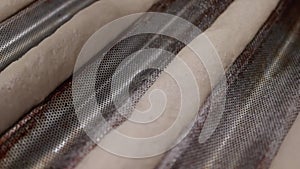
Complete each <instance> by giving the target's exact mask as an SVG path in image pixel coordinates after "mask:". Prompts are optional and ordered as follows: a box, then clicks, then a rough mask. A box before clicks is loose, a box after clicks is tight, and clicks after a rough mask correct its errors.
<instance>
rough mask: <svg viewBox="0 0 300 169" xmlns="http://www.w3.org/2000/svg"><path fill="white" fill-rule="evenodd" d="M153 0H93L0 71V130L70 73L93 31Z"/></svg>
mask: <svg viewBox="0 0 300 169" xmlns="http://www.w3.org/2000/svg"><path fill="white" fill-rule="evenodd" d="M155 1H156V0H143V1H140V0H122V1H121V2H120V1H119V0H101V1H99V2H96V3H95V4H93V5H91V6H89V7H88V8H86V9H84V10H82V11H80V12H79V13H78V14H76V15H75V16H74V17H73V18H72V19H71V20H70V21H69V22H67V23H66V24H64V25H63V26H62V27H60V28H59V29H58V30H57V31H56V32H55V33H54V34H53V35H51V36H50V37H49V38H46V39H45V40H44V41H43V42H41V43H40V44H39V45H38V46H37V47H35V48H33V49H31V50H30V51H29V52H27V53H26V54H25V55H24V56H23V57H22V58H21V59H19V60H18V61H16V62H14V63H12V64H11V65H9V66H8V67H7V68H6V69H5V70H4V71H2V72H1V73H0V96H1V97H0V107H1V110H0V119H1V121H0V133H1V132H3V131H4V130H6V129H7V128H8V127H10V126H11V125H12V124H13V123H15V122H16V121H17V120H18V119H19V118H20V117H21V116H22V115H23V114H24V113H26V112H27V111H29V110H30V109H31V108H32V107H33V106H35V105H37V104H38V103H40V102H41V101H42V100H43V99H45V97H47V96H48V95H49V93H51V92H52V91H53V90H54V89H55V88H56V87H57V86H58V85H60V84H61V83H62V82H63V81H64V80H66V79H67V78H68V77H70V76H71V74H72V71H73V68H74V64H75V61H76V58H77V56H78V54H79V52H80V50H81V48H82V46H83V45H84V43H85V42H86V40H87V39H88V38H89V37H90V36H91V35H92V34H93V33H94V32H95V31H97V30H98V29H99V28H101V27H102V26H103V25H105V24H106V23H108V22H110V21H112V20H114V19H117V18H119V17H121V16H124V15H129V14H132V13H136V12H144V11H147V10H148V9H149V8H150V7H151V6H152V4H153V3H154V2H155ZM132 4H134V5H132Z"/></svg>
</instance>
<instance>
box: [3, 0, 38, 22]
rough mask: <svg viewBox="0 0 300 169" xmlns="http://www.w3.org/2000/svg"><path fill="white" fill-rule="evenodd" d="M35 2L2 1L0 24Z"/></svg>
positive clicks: (25, 0) (19, 0)
mask: <svg viewBox="0 0 300 169" xmlns="http://www.w3.org/2000/svg"><path fill="white" fill-rule="evenodd" d="M33 1H35V0H1V2H0V22H2V21H3V20H5V19H7V18H8V17H10V16H12V15H13V14H15V13H16V12H18V11H19V10H20V9H22V8H24V7H25V6H27V5H28V4H30V3H31V2H33Z"/></svg>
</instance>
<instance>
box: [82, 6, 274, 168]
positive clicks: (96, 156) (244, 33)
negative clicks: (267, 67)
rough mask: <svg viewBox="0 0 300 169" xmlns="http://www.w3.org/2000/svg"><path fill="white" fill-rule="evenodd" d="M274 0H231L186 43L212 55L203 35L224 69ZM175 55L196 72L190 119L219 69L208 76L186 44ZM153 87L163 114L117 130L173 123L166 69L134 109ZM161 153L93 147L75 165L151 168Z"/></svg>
mask: <svg viewBox="0 0 300 169" xmlns="http://www.w3.org/2000/svg"><path fill="white" fill-rule="evenodd" d="M278 2H279V0H264V1H262V0H252V1H249V0H235V1H234V2H233V3H232V4H231V5H230V6H229V8H228V9H227V10H226V11H225V12H224V13H223V14H222V15H221V16H220V17H219V18H218V19H217V20H216V21H215V23H214V24H213V25H212V26H211V27H210V28H209V29H207V30H206V31H205V32H204V33H203V34H201V35H200V36H198V37H197V38H196V39H195V40H193V41H192V42H191V43H190V46H192V47H193V48H196V49H197V51H202V52H203V51H204V55H205V57H207V58H210V57H214V55H215V53H214V51H211V50H208V49H207V46H206V45H207V43H205V41H203V40H204V39H205V37H207V38H208V39H209V40H210V41H211V43H212V44H213V46H214V47H215V49H216V50H217V52H218V54H219V57H220V59H221V63H222V64H223V67H224V68H225V69H227V68H228V67H229V66H230V65H231V64H232V63H233V62H234V60H235V59H236V58H237V57H238V56H239V55H240V54H241V53H242V51H243V50H244V48H245V47H246V45H247V44H248V43H249V42H250V41H251V40H252V39H253V38H254V36H255V35H256V33H257V31H258V30H259V29H260V27H261V26H262V25H263V24H264V23H265V21H266V20H267V18H268V17H269V15H270V14H271V12H272V11H273V10H274V9H275V8H276V5H277V4H278ZM202 54H203V53H202ZM176 57H177V58H181V59H182V60H183V61H185V63H186V64H187V65H188V66H189V67H190V69H191V70H192V72H193V73H194V75H196V76H195V78H196V81H197V84H198V86H200V87H199V93H200V99H201V100H200V103H199V105H192V106H190V112H189V113H188V114H186V115H185V117H184V118H187V119H190V118H192V117H194V116H195V114H197V113H198V111H199V107H200V106H201V105H202V103H203V102H204V100H205V99H206V98H207V97H208V95H209V94H210V93H211V86H215V85H216V83H217V82H218V81H219V80H220V77H221V75H222V72H219V71H215V72H214V77H210V78H211V79H210V78H209V77H208V74H207V72H206V69H205V67H204V65H203V64H202V63H201V61H200V60H199V58H198V57H197V56H196V55H195V54H194V53H193V52H192V51H191V50H190V49H189V48H184V49H183V50H182V51H181V52H180V53H179V54H178V56H176ZM172 68H176V69H177V70H179V72H180V70H181V69H183V67H182V66H181V65H179V64H177V62H171V63H170V65H169V66H168V68H167V69H172ZM216 70H218V69H216ZM210 80H212V84H210V82H209V81H210ZM155 89H162V90H163V91H164V93H165V95H166V97H167V98H168V104H167V105H166V108H165V109H164V110H165V111H164V112H163V115H162V116H161V117H160V118H159V119H157V120H156V121H154V122H153V123H151V124H144V125H139V124H136V123H132V122H130V121H126V122H124V123H123V124H122V125H121V126H119V127H118V131H120V132H121V133H123V134H126V135H128V136H130V137H140V138H143V137H149V136H154V135H157V134H158V133H160V132H161V131H164V130H166V129H167V128H168V127H170V124H172V123H173V121H174V120H175V119H176V117H177V113H178V112H179V106H178V105H179V104H178V103H179V102H180V95H179V93H180V92H178V87H177V85H176V83H175V82H174V80H173V79H172V78H170V76H169V75H168V74H167V73H164V72H163V73H162V74H161V76H160V77H159V79H158V80H157V81H156V82H155V83H154V85H153V86H152V87H151V88H150V89H149V90H148V91H147V92H146V94H145V96H144V97H143V98H142V99H141V100H140V102H139V103H138V104H137V106H136V109H139V110H144V109H145V108H147V107H149V102H148V100H147V98H148V97H149V96H150V94H151V92H152V91H154V90H155ZM155 99H158V100H159V99H160V98H154V99H153V100H155ZM187 122H190V121H187ZM189 124H190V123H186V124H183V125H182V127H183V128H185V127H187V126H188V125H189ZM179 134H180V130H179V131H177V132H174V133H173V136H174V137H176V136H178V135H179ZM173 141H175V140H173ZM114 142H116V140H115V135H114V133H113V132H110V133H108V134H107V135H106V136H105V137H104V139H103V140H101V141H100V144H102V145H105V144H110V143H111V144H113V143H114ZM120 146H122V147H123V148H124V147H125V148H126V150H128V151H138V150H140V151H143V150H144V149H145V147H143V146H142V144H140V145H139V144H136V145H134V146H133V147H127V146H126V145H120ZM157 146H160V143H156V144H153V146H152V147H153V148H154V147H157ZM146 148H147V147H146ZM162 157H163V154H161V155H158V156H154V157H150V158H145V159H133V158H124V157H120V156H117V155H113V154H111V153H109V152H107V151H105V150H103V149H102V148H100V147H96V148H95V149H94V150H93V151H92V152H91V153H90V154H88V155H87V156H86V157H85V158H84V159H83V161H82V162H81V163H80V164H79V165H78V166H77V169H83V168H84V169H87V168H88V169H93V168H95V169H96V168H97V167H98V166H105V168H107V169H119V168H130V169H140V168H145V169H151V168H154V167H155V166H156V165H157V164H158V163H159V161H160V160H161V159H162Z"/></svg>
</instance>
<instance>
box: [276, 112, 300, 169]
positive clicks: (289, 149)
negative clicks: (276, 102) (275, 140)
mask: <svg viewBox="0 0 300 169" xmlns="http://www.w3.org/2000/svg"><path fill="white" fill-rule="evenodd" d="M299 131H300V116H298V118H297V119H296V121H295V123H294V125H293V126H292V128H291V130H290V131H289V132H288V135H287V136H286V138H285V139H284V141H283V143H282V145H281V147H280V149H279V152H278V154H277V155H276V157H275V159H274V160H273V162H272V165H271V167H270V169H282V168H288V169H298V168H299V166H300V162H299V156H300V146H299V145H300V135H299Z"/></svg>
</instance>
